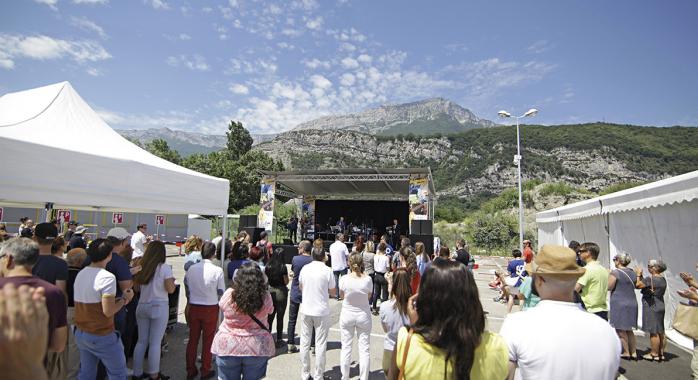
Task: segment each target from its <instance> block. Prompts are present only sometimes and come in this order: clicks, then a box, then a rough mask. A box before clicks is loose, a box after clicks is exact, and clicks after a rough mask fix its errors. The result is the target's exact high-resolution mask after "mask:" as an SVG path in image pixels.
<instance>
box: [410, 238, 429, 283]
mask: <svg viewBox="0 0 698 380" xmlns="http://www.w3.org/2000/svg"><path fill="white" fill-rule="evenodd" d="M414 254H415V255H416V256H417V269H418V270H419V275H420V276H423V275H424V271H426V270H427V268H428V267H429V265H431V257H429V254H428V253H427V250H426V248H425V247H424V243H422V242H421V241H418V242H416V243H414Z"/></svg>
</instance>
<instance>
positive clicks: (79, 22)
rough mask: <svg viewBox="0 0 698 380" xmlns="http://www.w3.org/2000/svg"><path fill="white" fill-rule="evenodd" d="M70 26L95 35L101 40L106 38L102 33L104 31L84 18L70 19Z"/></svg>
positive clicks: (105, 34)
mask: <svg viewBox="0 0 698 380" xmlns="http://www.w3.org/2000/svg"><path fill="white" fill-rule="evenodd" d="M70 24H71V25H73V26H75V27H77V28H80V29H82V30H84V31H87V32H94V33H97V35H99V37H100V38H102V39H106V38H107V33H105V32H104V29H103V28H102V27H101V26H99V25H97V24H96V23H95V22H94V21H91V20H89V19H87V18H86V17H81V18H78V17H74V16H73V17H71V18H70Z"/></svg>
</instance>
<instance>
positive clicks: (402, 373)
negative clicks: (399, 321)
mask: <svg viewBox="0 0 698 380" xmlns="http://www.w3.org/2000/svg"><path fill="white" fill-rule="evenodd" d="M412 334H414V330H412V329H410V332H409V333H408V334H407V343H405V351H403V352H402V366H401V368H400V374H399V375H398V377H397V380H404V379H405V364H407V352H408V351H409V350H410V341H411V340H412Z"/></svg>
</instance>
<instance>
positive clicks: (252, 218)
mask: <svg viewBox="0 0 698 380" xmlns="http://www.w3.org/2000/svg"><path fill="white" fill-rule="evenodd" d="M245 227H257V215H240V231H242V229H243V228H245Z"/></svg>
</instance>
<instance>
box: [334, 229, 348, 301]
mask: <svg viewBox="0 0 698 380" xmlns="http://www.w3.org/2000/svg"><path fill="white" fill-rule="evenodd" d="M330 258H331V259H332V263H331V264H332V272H333V273H334V287H335V289H336V288H338V287H339V278H340V277H341V276H343V275H345V274H347V267H348V266H349V265H347V259H348V258H349V250H348V249H347V245H346V244H344V234H337V239H336V240H335V241H334V243H332V244H331V245H330ZM336 297H337V301H339V292H337V295H336Z"/></svg>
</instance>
